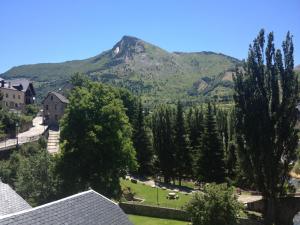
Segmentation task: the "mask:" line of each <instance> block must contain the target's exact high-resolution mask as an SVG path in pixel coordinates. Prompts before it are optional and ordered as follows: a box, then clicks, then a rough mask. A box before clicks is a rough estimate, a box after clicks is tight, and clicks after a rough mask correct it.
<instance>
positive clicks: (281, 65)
mask: <svg viewBox="0 0 300 225" xmlns="http://www.w3.org/2000/svg"><path fill="white" fill-rule="evenodd" d="M273 39H274V37H273V33H270V34H269V35H268V40H267V45H266V48H265V46H264V44H265V34H264V30H261V31H260V33H259V35H258V36H257V38H256V39H255V40H254V42H253V45H250V48H249V54H248V59H247V61H246V63H245V66H244V69H243V70H237V73H236V76H235V77H234V83H235V95H234V100H235V110H236V118H237V123H236V129H237V144H238V149H239V155H240V157H239V158H240V159H241V162H242V163H241V166H242V169H243V170H244V171H245V174H247V175H248V178H249V179H250V180H251V181H253V182H254V184H255V186H256V188H257V189H258V190H259V191H261V192H262V195H263V197H264V199H265V203H266V204H265V222H266V224H273V223H275V224H281V223H280V221H278V220H277V219H276V214H277V212H276V199H277V198H278V197H279V196H281V195H283V194H285V188H284V186H285V185H286V182H287V181H288V180H289V174H288V173H289V171H290V166H289V165H290V163H291V162H293V160H295V159H296V155H295V150H296V147H297V144H298V137H297V130H296V129H295V124H296V121H297V110H296V104H297V102H298V80H297V77H296V76H295V74H294V71H293V69H294V60H293V50H294V48H293V42H292V37H291V35H290V34H289V33H288V34H287V36H286V40H285V41H284V42H283V45H282V47H283V56H282V53H281V51H280V50H276V49H275V47H274V43H273Z"/></svg>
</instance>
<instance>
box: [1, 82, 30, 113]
mask: <svg viewBox="0 0 300 225" xmlns="http://www.w3.org/2000/svg"><path fill="white" fill-rule="evenodd" d="M0 93H1V95H2V100H1V104H2V106H4V107H7V108H9V109H15V110H24V109H25V106H26V105H29V104H33V103H34V101H35V90H34V88H33V85H32V82H30V81H29V80H26V79H15V80H4V79H2V78H0Z"/></svg>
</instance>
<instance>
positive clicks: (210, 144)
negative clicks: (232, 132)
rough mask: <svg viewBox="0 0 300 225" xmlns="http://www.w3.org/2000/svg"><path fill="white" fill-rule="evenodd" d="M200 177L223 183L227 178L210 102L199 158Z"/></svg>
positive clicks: (200, 178) (204, 179)
mask: <svg viewBox="0 0 300 225" xmlns="http://www.w3.org/2000/svg"><path fill="white" fill-rule="evenodd" d="M198 179H199V181H205V182H217V183H221V182H223V181H224V179H225V165H224V153H223V149H222V142H221V140H220V137H219V133H218V130H217V124H216V118H215V115H214V113H213V109H212V106H211V104H210V103H208V105H207V111H206V114H205V121H204V133H203V135H202V144H201V155H200V157H199V160H198Z"/></svg>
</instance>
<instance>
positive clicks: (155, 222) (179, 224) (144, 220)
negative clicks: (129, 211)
mask: <svg viewBox="0 0 300 225" xmlns="http://www.w3.org/2000/svg"><path fill="white" fill-rule="evenodd" d="M128 217H129V220H130V221H131V222H132V223H133V224H134V225H188V224H189V223H188V222H184V221H178V220H168V219H160V218H154V217H146V216H136V215H128Z"/></svg>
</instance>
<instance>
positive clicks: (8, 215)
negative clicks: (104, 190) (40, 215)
mask: <svg viewBox="0 0 300 225" xmlns="http://www.w3.org/2000/svg"><path fill="white" fill-rule="evenodd" d="M90 192H94V193H97V192H96V191H94V190H92V189H91V190H88V191H83V192H80V193H77V194H74V195H71V196H68V197H65V198H62V199H59V200H56V201H53V202H49V203H46V204H43V205H40V206H37V207H34V208H30V209H25V210H22V211H19V212H15V213H11V214H7V215H3V216H0V220H1V219H5V218H9V217H11V216H16V215H20V214H24V213H27V212H31V211H35V210H37V209H41V208H44V207H47V206H49V205H54V204H57V203H59V202H62V201H65V200H68V199H72V198H74V197H78V196H81V195H84V194H87V193H90ZM97 194H98V195H100V196H102V197H104V198H106V197H105V196H103V195H101V194H99V193H97ZM106 199H107V198H106ZM110 201H111V200H110ZM114 204H115V203H114Z"/></svg>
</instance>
